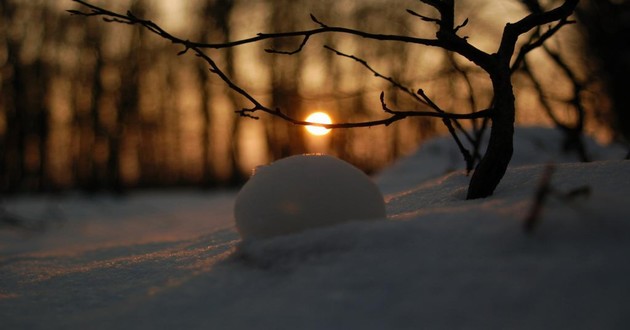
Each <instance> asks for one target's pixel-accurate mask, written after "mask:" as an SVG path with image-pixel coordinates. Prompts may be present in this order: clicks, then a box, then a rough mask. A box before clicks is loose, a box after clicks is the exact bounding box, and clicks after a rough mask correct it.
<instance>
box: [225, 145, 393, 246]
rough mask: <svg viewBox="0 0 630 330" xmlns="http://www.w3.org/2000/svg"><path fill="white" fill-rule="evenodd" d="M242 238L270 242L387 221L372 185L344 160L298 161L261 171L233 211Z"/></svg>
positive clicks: (318, 158) (315, 158)
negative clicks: (336, 227)
mask: <svg viewBox="0 0 630 330" xmlns="http://www.w3.org/2000/svg"><path fill="white" fill-rule="evenodd" d="M234 218H235V220H236V228H237V229H238V231H239V233H240V234H241V236H242V237H243V239H249V238H266V237H272V236H279V235H285V234H289V233H295V232H300V231H304V230H306V229H310V228H317V227H324V226H330V225H334V224H338V223H342V222H348V221H352V220H364V219H377V218H385V202H384V201H383V196H382V195H381V192H380V191H379V189H378V188H377V187H376V185H375V184H374V183H373V182H372V180H371V179H370V178H369V177H368V176H367V175H366V174H365V173H363V172H361V170H359V169H358V168H356V167H354V166H352V165H351V164H349V163H347V162H344V161H343V160H341V159H338V158H335V157H332V156H326V155H298V156H291V157H287V158H284V159H281V160H279V161H276V162H274V163H272V164H270V165H267V166H260V167H258V168H257V169H256V172H255V174H254V176H252V178H251V179H250V180H249V181H248V182H247V183H246V184H245V186H243V188H242V189H241V191H240V192H239V194H238V196H237V198H236V203H235V206H234Z"/></svg>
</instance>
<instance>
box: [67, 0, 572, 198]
mask: <svg viewBox="0 0 630 330" xmlns="http://www.w3.org/2000/svg"><path fill="white" fill-rule="evenodd" d="M419 1H420V2H421V3H422V4H424V5H426V6H429V7H431V8H433V10H434V11H435V12H436V15H435V16H426V15H423V14H420V13H418V12H416V11H413V10H409V9H408V10H407V13H408V14H410V15H413V16H415V17H418V18H419V19H420V20H421V21H424V22H428V23H431V24H435V25H436V26H437V29H436V34H435V37H434V38H417V37H413V36H408V35H402V34H377V33H370V32H366V31H363V30H357V29H352V28H347V27H343V26H332V25H328V24H325V23H324V22H323V21H321V20H319V19H318V18H316V17H315V16H313V15H311V20H312V21H313V22H314V23H315V24H316V25H317V27H315V28H313V29H308V30H298V31H289V32H274V33H258V34H257V35H256V36H254V37H251V38H245V39H240V40H234V41H227V42H220V43H206V42H194V41H190V40H186V39H181V38H178V37H176V36H174V35H172V34H170V33H169V32H167V31H165V30H164V29H162V28H161V27H160V26H159V25H157V24H155V23H154V22H152V21H150V20H146V19H144V18H141V17H138V16H136V15H134V14H133V13H132V12H130V11H128V12H126V13H117V12H113V11H110V10H107V9H104V8H101V7H98V6H95V5H92V4H90V3H88V2H85V1H82V0H75V2H77V3H78V4H80V5H81V6H82V8H84V9H86V10H87V11H79V10H70V12H71V13H72V14H75V15H81V16H96V17H101V18H103V19H104V20H105V21H107V22H114V23H124V24H130V25H140V26H142V27H144V28H146V29H148V30H149V31H151V32H153V33H155V34H157V35H159V36H160V37H162V38H164V39H166V40H169V41H171V42H172V43H174V44H177V45H181V46H183V47H184V50H182V51H181V52H180V53H179V54H180V55H181V54H185V53H187V52H192V53H194V54H195V55H196V56H198V57H200V58H201V59H203V60H204V61H205V62H206V63H207V64H208V65H209V67H210V72H212V73H213V74H215V75H216V76H218V77H219V78H220V79H221V80H223V82H224V83H225V84H227V86H228V87H229V88H231V89H232V90H233V91H234V92H236V93H237V94H240V95H241V96H242V97H244V98H245V99H246V100H247V101H248V102H249V103H250V104H251V107H248V108H242V109H239V110H236V113H237V114H239V115H240V116H243V117H249V118H256V119H257V118H258V116H257V113H267V114H270V115H272V116H276V117H279V118H281V119H284V120H286V121H288V122H291V123H293V124H296V125H319V126H324V127H327V128H352V127H368V126H377V125H386V126H387V125H390V124H391V123H393V122H396V121H399V120H402V119H405V118H409V117H416V116H422V117H437V118H441V119H442V121H443V122H444V124H445V125H446V126H447V127H448V129H449V131H450V132H451V134H452V136H453V137H454V138H455V141H456V142H457V144H458V146H459V147H460V150H461V151H462V153H463V154H464V157H465V158H466V159H467V161H470V159H471V158H472V156H471V154H470V152H469V151H468V150H467V149H466V148H464V147H463V145H462V143H461V141H460V140H459V138H458V136H457V134H456V130H460V131H463V128H461V126H460V125H458V120H471V119H479V118H485V119H487V120H488V121H490V122H491V128H490V138H489V142H488V147H487V149H486V152H485V154H484V155H483V157H482V158H481V160H480V161H479V163H478V165H477V166H476V169H475V171H474V173H473V175H472V178H471V181H470V185H469V188H468V195H467V198H468V199H474V198H483V197H487V196H489V195H491V194H492V193H493V192H494V190H495V188H496V187H497V185H498V184H499V182H500V181H501V179H502V178H503V175H504V174H505V171H506V169H507V166H508V164H509V162H510V159H511V157H512V152H513V134H514V119H515V105H514V101H515V97H514V93H513V89H512V72H513V70H512V68H513V67H514V66H515V65H518V63H515V62H519V61H522V60H523V59H524V58H525V56H526V54H527V53H528V52H530V51H531V50H533V49H535V48H537V47H540V46H541V45H543V44H544V42H545V41H546V40H548V39H549V38H550V37H551V36H553V35H554V34H555V33H556V32H558V31H559V30H560V29H561V28H562V27H563V26H564V25H566V24H569V23H572V21H570V20H569V17H570V16H571V15H572V13H573V11H574V10H575V7H576V6H577V4H578V0H565V1H563V3H562V4H561V5H560V6H557V7H555V8H553V9H549V10H542V11H540V12H533V13H531V14H529V15H527V16H525V17H523V18H522V19H520V20H518V21H517V22H514V23H508V24H506V25H505V28H504V30H503V34H502V37H501V40H500V42H499V44H498V45H497V49H496V51H495V52H494V53H488V52H484V51H482V50H480V49H479V48H477V47H475V46H474V45H473V44H471V43H469V42H468V41H467V37H466V36H462V35H460V32H461V30H462V28H464V27H465V26H466V25H467V23H468V20H467V19H466V20H464V21H463V22H461V23H459V22H456V21H455V1H454V0H419ZM545 25H551V26H550V27H549V28H548V29H547V30H545V31H544V32H542V33H538V34H536V35H535V37H533V38H530V39H529V40H528V42H527V43H526V44H525V45H523V46H520V47H519V46H517V42H518V40H519V37H520V36H522V35H525V34H528V33H530V32H531V31H533V30H534V29H537V28H538V27H540V26H545ZM320 34H339V35H348V36H354V37H360V38H364V39H368V40H374V41H382V42H385V41H389V42H399V43H408V44H416V45H423V46H428V47H439V48H443V49H445V50H446V51H448V52H451V53H455V54H458V55H459V56H462V57H464V58H466V59H467V60H468V61H470V62H472V63H474V65H476V66H478V67H479V68H481V69H482V70H483V71H485V72H486V73H487V74H488V76H489V79H490V81H491V84H492V90H493V101H492V104H490V105H489V106H488V107H487V108H484V109H480V110H476V111H473V112H471V113H468V114H458V113H452V112H447V111H445V110H444V109H442V108H441V107H440V106H439V105H438V104H436V102H434V101H433V100H432V99H431V98H430V97H429V95H428V94H427V93H426V92H425V91H424V90H422V89H417V90H416V89H415V88H414V89H412V88H409V87H407V86H404V85H403V84H401V83H399V82H398V81H396V80H395V79H394V78H391V77H387V76H385V75H382V74H380V73H379V72H377V71H376V70H375V69H373V68H372V67H371V66H370V65H369V64H368V63H367V62H366V61H365V60H363V59H361V58H358V57H356V56H353V55H350V54H346V53H344V52H342V51H340V50H337V49H335V48H332V47H326V49H328V50H330V51H332V52H333V53H335V54H337V55H339V56H342V57H346V58H349V59H352V60H355V61H357V62H359V63H360V64H361V65H363V66H365V68H366V69H368V70H371V71H373V73H374V74H375V76H376V77H378V78H382V79H385V80H387V81H388V82H390V83H391V84H392V86H394V87H395V88H397V89H399V90H400V91H403V92H404V93H407V94H408V95H409V96H410V97H412V98H413V99H414V100H416V101H417V102H418V103H420V104H422V105H423V106H424V108H425V109H426V110H422V111H419V110H399V109H392V108H391V107H390V106H388V104H387V102H386V99H385V94H384V92H383V93H381V97H380V100H381V105H382V110H383V111H384V113H385V115H386V117H385V118H383V119H379V120H370V121H362V122H342V123H334V124H327V125H323V124H314V123H310V122H306V121H303V120H299V119H297V118H295V117H292V116H291V115H290V113H291V111H288V110H287V109H282V108H277V107H273V106H268V105H265V104H263V103H262V102H260V101H259V100H258V99H256V98H255V97H254V96H252V94H250V93H249V92H248V91H247V90H245V89H244V88H243V87H241V86H240V85H239V84H238V83H237V82H236V81H234V80H233V79H232V77H231V76H230V75H229V71H227V70H225V69H222V68H221V67H219V65H217V62H215V61H214V59H213V58H212V56H211V55H209V52H208V51H207V50H210V49H218V50H220V49H228V50H229V49H231V48H234V47H237V46H240V45H245V44H253V43H262V42H266V41H273V44H278V43H277V42H276V41H280V40H287V39H291V38H293V39H297V40H298V41H299V43H298V45H297V46H296V47H295V48H292V49H285V48H283V49H277V48H268V49H265V51H266V52H268V53H272V54H277V55H279V56H281V55H293V54H296V53H298V52H301V51H302V50H303V49H304V46H305V45H307V44H308V42H309V40H310V39H311V38H312V37H314V36H317V35H320Z"/></svg>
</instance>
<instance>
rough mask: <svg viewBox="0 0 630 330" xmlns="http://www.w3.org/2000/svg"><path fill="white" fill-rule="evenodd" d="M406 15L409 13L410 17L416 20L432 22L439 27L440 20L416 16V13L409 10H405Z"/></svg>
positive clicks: (420, 15)
mask: <svg viewBox="0 0 630 330" xmlns="http://www.w3.org/2000/svg"><path fill="white" fill-rule="evenodd" d="M407 13H409V14H410V15H412V16H416V17H418V18H420V19H421V20H423V21H425V22H432V23H435V24H437V25H440V20H439V19H437V18H433V17H428V16H424V15H422V14H418V13H417V12H415V11H413V10H411V9H407Z"/></svg>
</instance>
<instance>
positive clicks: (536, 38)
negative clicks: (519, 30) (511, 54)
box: [512, 19, 575, 72]
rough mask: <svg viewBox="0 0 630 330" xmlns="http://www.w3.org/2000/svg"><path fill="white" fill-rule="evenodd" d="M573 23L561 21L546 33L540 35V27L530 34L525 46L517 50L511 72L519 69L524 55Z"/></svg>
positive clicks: (565, 20)
mask: <svg viewBox="0 0 630 330" xmlns="http://www.w3.org/2000/svg"><path fill="white" fill-rule="evenodd" d="M573 23H575V21H573V20H568V19H562V20H560V21H559V22H558V23H557V24H556V25H554V26H552V27H550V28H549V29H548V30H547V31H545V32H544V33H542V34H540V26H539V27H538V31H537V32H536V33H534V34H532V35H531V37H530V40H529V41H528V42H527V43H526V44H525V45H523V46H522V47H521V49H520V50H519V52H518V55H517V56H516V59H515V60H514V62H513V63H512V72H514V71H516V70H517V69H518V68H519V66H520V65H521V63H522V62H523V59H524V58H525V55H527V54H528V53H529V52H531V51H532V50H534V49H536V48H538V47H540V46H542V45H543V44H544V43H545V41H547V40H548V39H549V38H551V37H552V36H553V35H555V34H556V32H558V31H559V30H560V28H562V27H563V26H565V25H567V24H573Z"/></svg>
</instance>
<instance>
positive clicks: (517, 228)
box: [0, 129, 630, 329]
mask: <svg viewBox="0 0 630 330" xmlns="http://www.w3.org/2000/svg"><path fill="white" fill-rule="evenodd" d="M516 134H517V139H516V141H519V142H518V143H517V145H516V146H515V152H516V154H515V159H517V160H518V159H523V160H526V161H527V162H528V164H518V162H517V163H516V164H514V165H513V166H511V167H510V168H509V169H508V172H507V174H506V176H505V178H504V179H503V181H502V183H501V184H500V185H499V187H498V188H497V191H496V193H495V194H494V195H493V196H492V197H490V198H487V199H483V200H475V201H466V200H464V196H465V191H466V186H467V184H468V180H469V177H467V176H466V174H465V173H464V172H463V171H462V170H457V169H456V168H454V167H451V166H450V165H448V164H450V163H449V162H450V160H448V159H445V158H448V157H450V156H448V154H444V153H436V152H431V151H430V150H448V149H449V148H450V147H449V146H448V145H449V144H452V143H453V142H452V141H448V140H439V139H438V140H436V141H437V142H436V141H433V142H429V144H425V146H424V147H422V148H421V149H420V150H419V151H418V152H417V153H416V154H414V155H411V156H409V157H408V158H406V159H403V160H401V161H400V162H399V163H397V164H394V165H393V166H392V167H391V168H390V169H389V170H387V171H385V172H384V173H383V174H381V175H380V176H379V185H380V187H381V188H382V189H385V190H388V191H389V193H388V194H386V196H385V199H386V211H387V219H381V220H375V221H353V222H346V223H342V224H338V225H335V226H326V227H319V228H314V229H309V230H305V231H300V232H296V233H293V234H288V235H281V236H275V237H271V238H268V239H264V240H246V241H243V240H241V239H240V237H239V234H238V233H237V231H236V228H235V226H234V224H233V219H232V210H233V207H234V201H235V199H236V193H235V192H223V193H216V192H213V193H201V192H173V193H152V194H147V193H143V194H139V195H132V196H129V197H126V198H122V199H113V198H111V197H107V196H95V197H92V198H86V197H83V196H65V197H63V196H62V197H55V198H17V199H6V200H5V201H4V202H5V207H6V208H7V209H8V211H11V212H13V213H17V214H19V215H22V216H23V217H24V218H25V219H36V218H41V217H43V218H46V217H47V216H50V217H54V218H59V219H62V220H61V221H58V222H56V223H58V225H55V226H52V227H50V228H48V229H47V230H46V231H44V232H41V233H36V232H24V231H9V230H6V229H3V230H0V324H1V325H2V326H1V327H2V328H3V329H4V328H6V329H84V328H89V329H112V328H115V329H173V328H178V329H208V328H211V329H627V328H628V327H630V313H629V306H630V281H628V278H630V263H629V262H628V255H630V207H629V205H630V199H629V198H630V197H629V196H630V162H629V161H623V160H620V159H622V158H623V156H624V155H625V150H623V149H620V148H618V147H603V146H597V149H593V150H599V151H602V153H600V154H601V155H604V154H608V155H609V156H610V157H609V159H610V160H600V161H595V162H591V163H576V162H573V161H570V160H568V157H569V156H566V158H565V159H567V160H566V161H564V162H562V163H561V162H560V161H558V163H557V164H556V165H555V171H554V173H553V175H552V177H551V181H550V188H552V190H553V193H552V194H551V195H549V196H547V198H546V199H545V202H544V204H543V208H542V209H541V213H540V216H539V219H538V225H537V226H536V228H535V230H534V231H533V232H531V233H526V232H524V230H523V221H524V219H525V217H526V215H527V214H528V213H529V211H530V210H531V207H532V204H533V200H534V195H535V193H536V190H537V188H538V186H539V182H540V178H541V176H542V173H543V172H544V171H545V168H546V166H547V165H546V164H547V163H548V162H549V157H548V156H550V155H554V154H557V155H556V158H563V157H565V156H562V155H561V154H560V153H559V152H555V151H553V150H556V149H554V148H555V147H554V146H555V145H557V144H559V141H558V139H557V137H558V135H557V134H556V133H555V131H551V130H546V129H531V130H517V133H516ZM523 134H525V135H523ZM524 136H526V137H524ZM527 136H530V137H527ZM532 139H538V140H540V141H542V142H544V143H542V144H541V147H539V148H536V147H534V144H530V146H532V147H531V148H529V147H527V145H525V146H523V143H526V141H532ZM439 141H443V142H439ZM431 143H433V145H434V146H435V147H434V149H432V148H429V147H428V146H430V145H431ZM547 149H549V150H550V151H549V152H545V151H544V150H547ZM602 158H605V156H602ZM440 164H442V165H440ZM419 165H420V169H419V170H416V171H411V170H404V169H412V168H414V167H416V168H418V166H419ZM447 165H448V166H447ZM396 168H398V169H402V170H396V171H393V170H392V169H396ZM425 169H434V172H433V173H435V175H428V174H427V173H423V170H425ZM390 170H392V171H393V172H392V171H390ZM396 173H398V174H396ZM409 181H410V182H409ZM383 187H385V188H383ZM584 187H587V188H588V189H582V188H584ZM573 191H586V193H582V194H573V195H572V194H570V193H571V192H573ZM53 210H54V212H53ZM134 224H137V225H134Z"/></svg>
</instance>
